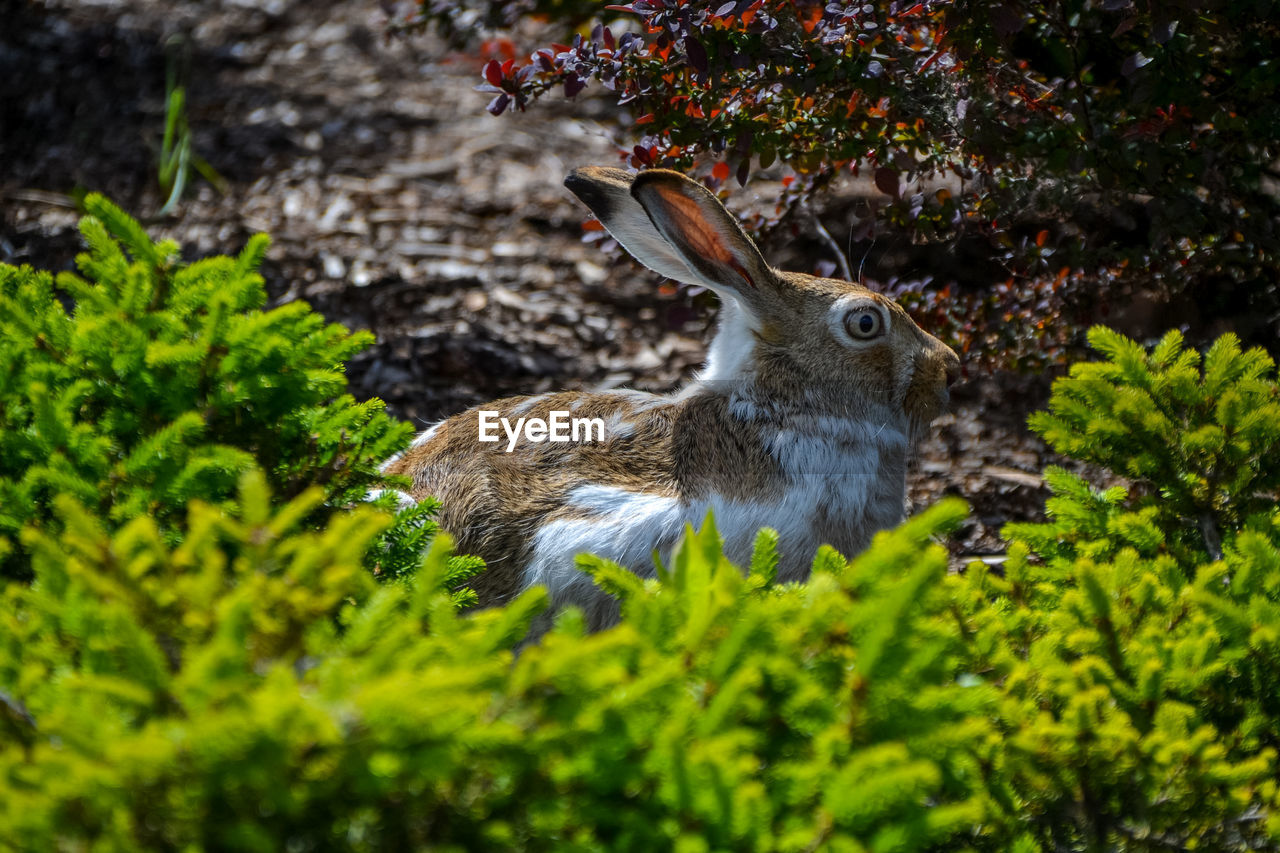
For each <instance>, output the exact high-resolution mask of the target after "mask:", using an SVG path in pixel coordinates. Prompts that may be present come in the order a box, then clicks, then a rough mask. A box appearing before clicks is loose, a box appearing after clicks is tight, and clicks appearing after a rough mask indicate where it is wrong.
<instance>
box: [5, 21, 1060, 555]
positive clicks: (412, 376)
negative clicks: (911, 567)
mask: <svg viewBox="0 0 1280 853" xmlns="http://www.w3.org/2000/svg"><path fill="white" fill-rule="evenodd" d="M0 19H3V20H4V22H5V27H4V30H3V31H2V32H0V260H3V261H5V262H8V263H27V264H32V265H34V266H38V267H42V268H47V269H54V270H60V269H70V268H71V267H72V264H73V258H74V255H75V253H76V252H77V251H79V249H80V243H79V235H78V233H77V232H76V221H77V218H78V214H77V212H76V210H75V207H74V204H73V203H72V201H71V198H72V197H73V196H74V194H75V193H77V192H82V191H86V190H92V191H101V192H105V193H107V194H108V195H110V196H111V197H112V198H113V199H115V200H116V201H117V202H118V203H120V204H121V205H122V206H124V207H125V208H126V209H127V210H130V211H131V212H133V213H135V215H139V216H143V217H145V216H146V215H147V214H153V213H154V212H155V211H157V210H159V209H160V207H161V206H162V205H163V202H164V199H163V198H162V197H161V194H160V191H159V189H158V187H157V181H156V151H157V149H158V147H159V139H160V135H161V132H162V130H163V126H164V112H165V110H164V106H165V105H164V94H165V73H166V66H167V62H168V60H167V56H168V55H169V54H170V53H172V52H174V51H178V52H182V51H185V52H186V55H188V56H189V58H190V59H189V61H190V64H191V65H190V67H191V76H190V84H189V93H188V99H189V104H190V106H189V117H190V121H191V126H192V129H193V133H194V146H195V150H196V151H197V152H198V153H199V154H200V155H202V156H203V157H204V158H206V159H207V160H208V161H209V162H210V163H211V164H212V165H213V166H214V168H216V169H217V171H218V172H219V173H220V174H221V175H222V176H223V177H224V178H225V179H226V180H227V187H226V190H225V192H224V193H221V194H220V193H218V192H215V191H214V189H213V188H212V187H210V186H208V185H207V184H204V183H203V182H197V185H196V186H197V189H195V190H194V191H193V192H192V193H190V194H189V196H188V199H187V200H186V201H185V202H183V203H182V204H181V205H180V206H179V208H178V209H177V210H176V212H175V213H174V214H173V215H171V216H169V217H166V218H164V219H154V218H153V219H152V220H151V221H149V222H148V227H149V230H150V231H151V232H152V234H153V235H155V236H159V237H170V238H173V239H175V240H178V241H179V242H180V243H181V244H182V245H183V247H184V250H185V252H186V255H187V257H189V258H193V257H199V256H203V255H208V254H213V253H219V252H235V251H238V250H239V248H240V247H241V246H242V245H243V244H244V242H245V240H246V239H247V237H248V236H249V235H250V234H252V233H254V232H257V231H266V232H269V233H270V234H271V235H272V239H273V245H272V248H271V250H270V253H269V255H268V262H267V264H266V266H265V268H264V274H265V275H266V277H267V280H268V286H269V288H270V292H271V294H272V298H273V300H274V302H275V303H277V304H278V303H283V302H287V301H290V300H295V299H305V300H306V301H308V302H309V303H310V304H311V305H313V306H314V307H315V308H316V309H317V310H319V311H321V312H322V313H323V314H324V315H325V316H327V317H328V318H330V319H331V320H334V321H337V322H341V323H344V324H345V325H347V326H349V327H351V328H368V329H372V330H373V331H374V332H375V333H376V335H377V343H376V345H375V346H373V347H372V348H371V349H370V350H369V351H368V352H366V353H364V354H363V355H362V356H360V357H358V358H357V359H356V360H355V361H354V362H352V364H351V365H350V368H349V374H350V378H351V387H352V391H353V393H355V394H356V396H357V397H361V398H365V397H371V396H377V397H381V398H382V399H384V400H386V401H387V404H388V407H389V408H390V410H391V411H392V413H394V414H396V415H398V416H400V417H403V418H407V419H411V420H413V421H415V422H416V423H418V424H426V423H430V422H432V421H434V420H437V419H439V418H441V417H444V416H446V415H449V414H452V413H455V412H458V411H460V410H462V409H464V408H466V407H468V406H471V405H475V404H477V403H481V402H484V401H485V400H487V399H492V398H495V397H497V396H500V395H505V394H513V393H527V392H534V391H544V390H551V389H560V388H569V389H578V388H600V387H612V386H618V385H625V386H630V387H639V388H644V389H649V390H657V391H661V390H668V389H670V388H672V387H674V386H675V385H677V384H678V383H679V382H680V381H681V379H682V378H687V377H688V376H689V375H690V374H691V373H692V372H693V371H694V370H695V369H696V367H697V366H698V365H699V363H700V362H701V360H702V358H703V355H704V353H705V343H706V341H707V340H708V339H709V336H710V332H711V327H712V323H713V321H714V310H713V308H712V307H711V305H710V303H709V302H708V301H707V300H706V298H705V297H697V296H694V295H691V294H689V293H686V292H683V291H680V292H675V291H674V290H672V289H670V288H667V289H660V288H659V284H660V282H658V281H656V280H655V278H654V276H653V275H652V274H650V273H648V272H646V271H644V270H642V269H641V268H639V267H638V266H636V265H634V264H632V263H631V262H629V261H627V260H625V259H620V258H615V257H613V256H611V255H609V254H606V253H604V252H602V251H601V250H600V248H599V247H598V246H595V245H591V244H587V243H584V242H582V240H581V239H580V234H581V231H580V225H581V223H582V221H583V220H584V218H585V214H584V211H583V209H582V208H581V207H580V206H579V205H578V203H577V202H576V201H574V200H573V199H572V198H571V196H570V195H569V193H568V192H567V191H566V190H565V189H564V188H563V187H562V186H561V181H562V179H563V177H564V175H565V174H566V173H567V172H568V171H569V170H570V169H572V168H574V167H575V166H579V165H584V164H590V163H599V164H612V163H616V162H618V161H617V151H618V149H619V147H620V144H621V141H622V140H615V139H613V138H611V135H610V134H611V131H610V130H609V127H610V126H611V125H610V122H609V121H608V119H609V118H610V116H611V109H613V107H612V106H611V105H610V104H609V103H608V102H607V101H606V100H604V99H603V98H599V97H596V98H593V97H592V96H591V95H590V94H587V95H583V96H579V100H578V101H577V102H576V103H570V102H560V101H557V102H552V101H548V102H547V103H546V104H539V105H538V106H536V107H535V108H534V109H532V110H531V111H529V112H528V113H525V114H522V115H518V116H514V117H512V116H502V117H500V118H494V117H492V116H490V115H488V114H487V113H486V112H485V111H484V109H483V107H484V104H485V100H486V96H484V95H482V94H479V93H477V92H475V91H473V87H474V86H475V84H476V83H477V82H478V81H479V75H478V70H479V61H478V60H476V59H475V58H471V57H464V56H459V55H457V54H455V53H452V52H450V51H449V50H448V49H446V48H445V47H443V46H442V45H440V44H439V43H438V42H436V41H435V40H433V39H432V38H430V37H421V38H414V39H397V40H394V41H388V40H387V39H386V38H385V37H384V29H383V27H384V23H385V18H384V16H383V13H382V11H381V9H380V7H379V5H378V4H376V3H373V2H334V3H321V4H317V3H306V2H293V1H292V0H266V2H256V0H189V1H188V2H178V1H177V0H156V2H141V0H92V2H31V0H0ZM851 191H856V190H851ZM751 193H752V187H748V189H747V190H746V191H745V192H744V193H743V195H744V196H749V195H750V194H751ZM751 201H752V200H751V199H750V198H744V199H742V202H743V203H748V204H749V203H751ZM815 245H816V244H815ZM788 249H789V250H788V251H784V252H783V257H779V256H778V254H777V253H774V252H770V251H768V250H767V251H766V254H768V255H769V256H770V257H771V259H773V260H775V261H778V262H779V265H780V266H784V267H786V266H790V267H791V268H794V269H804V266H803V261H804V260H805V257H804V254H803V252H797V250H796V246H790V247H788ZM797 256H798V257H797ZM797 260H799V261H800V262H801V263H800V265H797V263H796V261H797ZM788 262H790V263H788ZM1046 398H1047V382H1046V381H1045V380H1044V379H1043V378H1034V377H1020V376H1015V375H1011V374H995V375H975V374H970V375H969V377H968V378H967V379H966V380H965V381H963V382H962V383H961V384H960V385H959V386H958V387H957V389H956V392H955V395H954V401H955V404H954V406H953V410H952V412H951V413H950V414H948V415H946V416H945V417H943V418H942V419H941V420H939V421H938V422H937V423H936V424H935V427H934V429H933V432H932V434H931V436H930V438H929V439H928V440H927V441H925V442H924V443H923V445H922V446H921V448H920V451H919V454H918V457H917V460H916V463H915V465H914V468H913V471H912V474H911V493H912V497H913V500H914V501H915V503H916V505H917V506H919V505H924V504H927V503H929V502H931V501H933V500H936V499H937V498H938V497H939V496H941V495H943V494H957V495H961V496H963V497H964V498H966V499H967V500H968V501H969V502H970V504H971V505H972V507H973V517H972V519H971V521H970V522H969V524H968V525H967V526H966V527H965V529H963V530H962V531H961V533H960V535H959V536H957V537H956V539H955V541H954V542H953V543H952V549H953V553H955V554H956V555H967V554H983V553H994V552H999V551H1000V550H1002V544H1001V542H1000V540H999V538H998V531H999V528H1000V526H1001V525H1002V524H1003V523H1005V522H1006V521H1010V520H1026V519H1034V518H1039V517H1041V513H1042V511H1043V505H1044V499H1045V497H1046V496H1047V491H1046V490H1045V489H1044V487H1043V483H1042V481H1041V479H1040V476H1039V471H1040V470H1041V469H1042V467H1043V466H1044V465H1045V464H1046V463H1048V462H1053V461H1056V460H1054V459H1052V458H1051V455H1050V454H1048V453H1047V452H1046V449H1045V447H1044V445H1043V444H1042V443H1041V442H1040V441H1039V440H1038V439H1036V438H1035V436H1033V435H1031V434H1030V433H1029V432H1028V431H1027V430H1026V428H1025V419H1026V415H1027V413H1028V412H1030V411H1033V410H1034V409H1035V408H1037V407H1039V406H1042V405H1043V403H1044V401H1045V399H1046Z"/></svg>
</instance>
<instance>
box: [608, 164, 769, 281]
mask: <svg viewBox="0 0 1280 853" xmlns="http://www.w3.org/2000/svg"><path fill="white" fill-rule="evenodd" d="M631 195H632V196H633V197H634V198H635V199H636V201H638V202H640V204H641V206H642V207H644V210H645V212H646V213H647V214H649V220H650V221H651V222H652V223H653V225H654V227H655V228H656V229H657V230H658V233H660V234H661V235H662V236H663V237H664V238H666V241H667V242H668V243H669V244H670V245H671V247H672V248H673V249H675V252H676V254H677V255H678V256H679V257H680V259H681V260H682V261H684V263H685V264H686V265H688V266H689V267H690V268H691V269H692V270H693V271H694V273H695V274H696V275H697V277H698V282H699V283H700V284H705V285H706V286H707V287H710V288H711V289H712V290H716V291H720V292H722V293H723V292H724V291H725V290H728V291H730V292H732V293H733V294H735V295H737V296H739V297H742V298H744V300H745V301H746V302H747V304H750V303H751V302H753V301H755V300H754V299H753V298H752V294H753V293H755V292H756V291H757V289H759V288H764V287H772V286H773V283H774V281H775V280H776V277H775V275H774V274H773V272H772V271H771V270H770V269H769V265H768V264H766V263H765V261H764V258H763V257H761V255H760V250H759V249H757V248H756V244H755V243H753V242H751V238H750V237H748V236H747V235H746V233H744V232H743V230H742V227H741V226H739V225H738V220H736V219H734V218H733V216H732V215H731V214H730V213H729V211H727V210H725V209H724V205H722V204H721V203H720V201H719V199H717V198H716V197H715V196H714V195H712V194H711V192H710V191H709V190H708V189H707V188H706V187H704V186H703V185H702V184H700V183H698V182H696V181H693V180H690V179H689V178H686V177H685V176H684V175H681V174H680V173H679V172H669V171H666V170H662V169H655V170H653V171H649V172H643V173H641V174H639V175H637V176H636V178H635V180H634V181H632V183H631Z"/></svg>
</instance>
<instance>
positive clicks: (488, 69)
mask: <svg viewBox="0 0 1280 853" xmlns="http://www.w3.org/2000/svg"><path fill="white" fill-rule="evenodd" d="M484 79H486V80H488V81H489V83H490V85H493V86H501V85H502V63H500V62H498V60H496V59H490V60H489V61H488V63H486V64H485V66H484Z"/></svg>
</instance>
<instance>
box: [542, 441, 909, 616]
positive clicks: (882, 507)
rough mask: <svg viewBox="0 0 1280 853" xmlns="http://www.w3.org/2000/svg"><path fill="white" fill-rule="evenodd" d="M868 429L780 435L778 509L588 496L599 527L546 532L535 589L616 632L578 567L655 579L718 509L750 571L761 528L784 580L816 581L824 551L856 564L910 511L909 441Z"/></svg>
mask: <svg viewBox="0 0 1280 853" xmlns="http://www.w3.org/2000/svg"><path fill="white" fill-rule="evenodd" d="M824 426H828V427H829V425H824ZM858 426H859V428H858V429H857V430H856V433H857V434H856V435H851V434H850V430H849V429H847V428H846V429H842V430H835V431H831V430H828V431H826V432H825V433H823V434H817V435H815V434H813V433H803V434H802V433H796V432H790V431H783V432H782V433H779V434H778V435H777V437H776V438H775V439H774V440H773V442H772V443H771V446H770V448H769V449H770V453H771V455H773V456H774V457H775V458H777V459H778V461H779V462H780V463H781V466H780V467H781V468H782V470H784V471H789V472H791V473H790V474H789V475H788V477H787V479H786V481H785V483H784V484H782V485H781V486H780V489H779V492H778V494H777V497H776V498H773V499H769V500H759V499H750V500H744V499H742V498H737V497H733V496H729V495H723V494H711V495H709V496H706V497H705V498H703V499H700V500H696V501H691V500H683V499H681V498H678V497H673V496H666V495H657V494H652V493H646V492H638V491H630V490H627V489H622V488H618V487H616V486H607V485H601V484H586V485H581V486H578V487H576V488H575V489H573V491H572V492H570V495H569V499H568V505H569V506H571V507H573V508H575V509H579V510H584V511H586V512H587V513H588V514H589V516H590V517H588V518H575V519H566V520H559V521H553V522H550V523H548V524H546V525H545V526H544V527H542V528H541V529H540V530H539V531H538V533H537V534H536V535H535V537H534V541H533V550H532V556H531V558H530V562H529V568H528V571H527V573H526V576H525V577H526V584H527V585H529V586H533V585H539V584H540V585H543V586H545V587H546V588H547V590H548V592H549V593H550V595H551V599H552V602H553V605H554V607H556V608H558V607H561V606H564V605H568V604H573V605H577V606H579V607H581V608H583V610H584V611H585V615H586V617H587V622H588V624H589V625H590V626H591V627H593V628H596V627H602V626H604V625H607V624H609V623H611V622H612V621H614V619H616V614H617V606H616V603H615V602H613V600H612V599H611V598H609V596H607V595H605V594H604V593H603V592H601V591H600V590H599V589H598V588H597V587H596V586H595V585H594V584H593V583H592V581H591V578H590V577H588V576H587V575H586V574H585V573H583V572H581V571H579V570H578V569H577V568H576V566H575V565H574V557H575V556H576V555H577V554H580V553H584V552H586V553H592V554H596V555H598V556H601V557H604V558H607V559H609V560H612V561H614V562H616V563H618V564H619V565H621V566H624V567H626V568H628V569H630V570H631V571H633V572H635V573H636V574H637V575H639V576H641V577H652V576H653V574H654V567H653V558H652V555H653V552H654V550H655V549H656V550H657V551H658V552H659V554H660V555H661V556H662V558H663V560H664V561H666V560H669V559H670V556H671V552H672V550H673V549H674V547H675V545H676V543H677V542H678V541H679V538H680V535H681V534H682V533H683V531H684V527H685V525H686V524H692V525H694V526H695V527H698V526H700V525H701V524H702V521H703V519H705V518H706V514H707V510H708V509H709V508H710V509H712V510H714V512H715V522H716V528H717V530H718V531H719V533H720V536H721V539H722V541H723V542H724V548H725V554H726V556H728V557H729V559H730V560H732V561H733V562H735V563H737V564H738V565H740V566H746V565H747V564H748V562H749V561H750V559H751V548H752V545H753V543H754V541H755V537H756V533H757V532H758V531H759V529H760V528H761V527H772V528H774V529H775V530H777V531H778V540H779V542H778V550H779V557H780V560H779V566H778V576H779V578H780V579H781V580H784V581H790V580H800V579H803V578H804V577H806V576H807V575H808V572H809V568H810V566H811V565H812V562H813V556H814V553H815V552H816V551H817V549H818V547H819V546H820V545H823V544H829V545H832V546H834V547H835V548H836V549H837V550H839V551H840V552H841V553H843V554H845V555H846V556H852V555H853V554H855V553H857V552H858V551H860V550H862V549H863V548H864V547H866V545H867V544H868V542H869V540H870V537H871V535H872V534H873V533H874V532H875V531H877V530H880V529H884V528H886V527H891V526H893V525H894V524H896V523H898V522H899V521H901V519H902V516H903V509H904V505H905V470H906V468H905V466H906V438H905V436H904V435H903V434H902V432H901V431H898V430H894V429H884V428H880V429H879V430H878V431H875V430H871V431H869V430H868V429H867V427H866V426H865V425H858ZM872 433H874V435H872ZM869 438H871V439H872V440H868V439H869Z"/></svg>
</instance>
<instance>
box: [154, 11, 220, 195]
mask: <svg viewBox="0 0 1280 853" xmlns="http://www.w3.org/2000/svg"><path fill="white" fill-rule="evenodd" d="M167 48H168V50H167V52H168V68H167V69H166V72H165V87H164V88H165V96H164V102H165V111H164V138H163V139H162V141H161V143H160V153H159V155H158V156H157V167H156V179H157V181H158V182H159V184H160V191H161V193H163V194H164V195H165V197H166V201H165V203H164V206H163V207H161V208H160V210H159V211H157V213H156V215H157V216H168V215H169V214H170V213H172V212H173V210H174V208H175V207H177V205H178V202H179V201H180V200H181V199H182V194H183V192H184V191H185V190H186V188H187V183H188V181H189V180H190V177H191V170H192V169H194V170H195V171H196V172H198V173H200V175H201V176H202V177H203V178H204V179H205V180H206V181H208V182H209V183H210V184H212V185H213V188H214V189H216V190H217V191H218V192H220V193H222V192H226V187H227V181H226V179H225V178H224V177H222V175H220V174H219V173H218V171H217V170H216V169H214V168H213V166H212V165H210V163H209V161H208V160H206V159H204V158H203V157H201V156H200V155H199V154H197V153H196V152H195V150H194V148H193V147H192V142H191V126H190V124H188V122H187V87H186V80H187V78H188V76H189V71H190V60H191V55H190V50H189V48H188V47H187V43H186V40H185V39H182V38H181V37H179V36H175V37H174V38H172V39H170V40H169V43H168V45H167Z"/></svg>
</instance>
